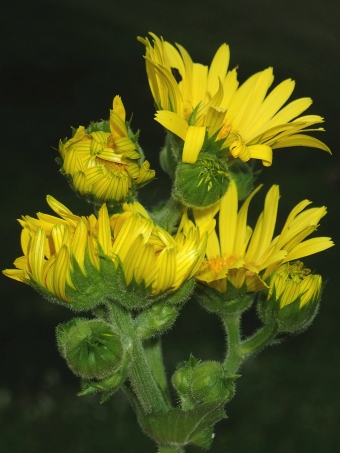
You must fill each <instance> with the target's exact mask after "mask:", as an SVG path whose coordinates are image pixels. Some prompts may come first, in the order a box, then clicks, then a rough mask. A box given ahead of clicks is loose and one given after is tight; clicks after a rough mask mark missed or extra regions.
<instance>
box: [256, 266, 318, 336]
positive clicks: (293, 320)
mask: <svg viewBox="0 0 340 453" xmlns="http://www.w3.org/2000/svg"><path fill="white" fill-rule="evenodd" d="M321 292H322V278H321V275H312V274H311V273H310V270H309V269H305V268H304V267H303V263H301V262H299V261H297V262H295V263H286V264H283V265H281V266H280V267H278V269H277V270H276V271H275V272H274V273H273V274H272V276H271V278H270V282H269V292H268V296H267V299H266V300H264V298H262V299H260V301H259V305H258V312H259V315H260V318H261V319H262V321H263V322H264V323H265V324H275V323H276V324H277V326H278V329H279V332H287V333H295V332H300V331H301V330H304V329H306V328H307V327H308V326H309V325H310V324H311V322H312V321H313V319H314V317H315V315H316V313H317V310H318V305H319V301H320V298H321Z"/></svg>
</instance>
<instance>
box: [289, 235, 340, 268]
mask: <svg viewBox="0 0 340 453" xmlns="http://www.w3.org/2000/svg"><path fill="white" fill-rule="evenodd" d="M333 245H334V242H333V241H332V240H331V238H328V237H317V238H313V239H308V240H307V241H304V242H301V243H300V244H298V245H296V246H295V247H294V248H293V250H291V251H290V252H289V253H288V255H287V257H286V258H285V260H284V261H283V262H284V263H286V262H288V261H293V260H297V259H299V258H302V257H304V256H309V255H313V254H314V253H318V252H322V251H323V250H327V249H328V248H330V247H333Z"/></svg>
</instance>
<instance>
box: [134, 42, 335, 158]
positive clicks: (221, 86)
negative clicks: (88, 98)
mask: <svg viewBox="0 0 340 453" xmlns="http://www.w3.org/2000/svg"><path fill="white" fill-rule="evenodd" d="M150 34H151V36H152V38H153V42H152V43H150V41H149V39H148V38H145V39H144V38H138V39H139V40H140V41H141V42H142V43H143V44H144V45H145V47H146V55H145V60H146V70H147V75H148V79H149V85H150V88H151V92H152V95H153V97H154V100H155V103H156V105H157V108H158V111H157V113H156V118H155V119H156V121H158V122H159V123H161V124H162V125H163V126H164V127H165V128H166V129H167V130H168V131H170V132H172V133H173V134H175V135H177V136H178V137H180V138H181V139H182V140H183V142H184V147H183V154H182V161H183V162H186V163H194V162H196V160H197V158H198V155H199V153H200V151H201V149H202V146H203V143H204V139H205V136H206V133H207V135H208V137H209V138H211V137H212V139H213V140H214V141H216V140H221V141H222V149H225V154H226V156H227V157H229V159H232V158H239V159H241V160H242V161H244V162H247V161H248V160H249V159H251V158H254V159H260V160H262V163H263V165H265V166H270V165H271V164H272V150H273V149H275V148H285V147H291V146H309V147H314V148H320V149H322V150H325V151H328V152H330V150H329V148H328V147H327V146H326V145H325V144H324V143H323V142H321V141H320V140H317V139H316V138H314V137H310V136H309V135H305V134H303V133H301V132H309V131H315V130H317V131H322V130H323V129H322V128H317V129H314V128H311V126H313V125H314V124H316V123H321V122H323V118H322V117H321V116H319V115H306V116H300V117H299V115H300V114H301V113H302V112H304V111H305V110H306V109H307V108H308V107H309V106H310V105H311V103H312V100H311V99H310V98H300V99H297V100H295V101H293V102H290V103H289V104H287V105H286V106H285V107H283V106H284V104H285V103H286V102H287V101H288V99H289V97H290V96H291V94H292V92H293V90H294V86H295V83H294V81H292V80H291V79H287V80H285V81H283V82H281V83H280V84H279V85H278V86H277V87H275V88H274V89H273V90H272V91H271V92H270V93H269V94H268V95H267V92H268V90H269V88H270V86H271V85H272V83H273V80H274V77H273V70H272V68H268V69H265V70H264V71H261V72H258V73H256V74H254V75H253V76H251V77H250V78H249V79H248V80H246V81H245V82H244V83H243V84H242V85H241V86H240V87H239V86H238V85H239V83H238V81H237V73H236V69H233V70H231V71H228V66H229V56H230V54H229V47H228V46H227V45H226V44H222V46H220V48H219V49H218V50H217V52H216V54H215V56H214V58H213V60H212V63H211V65H210V67H209V68H208V67H207V66H204V65H201V64H198V63H194V62H193V61H192V59H191V57H190V55H189V54H188V52H187V51H186V50H185V49H184V48H183V47H182V46H180V45H179V44H176V47H177V49H176V47H174V46H172V45H171V44H170V43H168V42H167V41H164V40H163V39H162V38H161V39H160V38H158V37H157V36H156V35H154V34H153V33H150ZM173 69H175V70H177V71H178V72H179V75H180V77H181V80H180V81H179V82H177V80H176V78H175V76H174V75H173V73H172V70H173ZM282 107H283V108H282ZM205 151H207V150H205Z"/></svg>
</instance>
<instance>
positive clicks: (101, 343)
mask: <svg viewBox="0 0 340 453" xmlns="http://www.w3.org/2000/svg"><path fill="white" fill-rule="evenodd" d="M57 341H58V347H59V351H60V353H61V355H62V356H63V357H64V358H65V360H66V362H67V364H68V366H69V367H70V368H71V370H72V371H73V372H74V374H76V375H77V376H81V377H82V378H84V379H103V378H105V377H107V376H109V375H110V374H112V373H113V372H114V371H115V369H117V368H118V367H119V365H120V364H121V361H122V359H123V357H124V348H123V342H122V339H121V337H120V335H119V334H118V333H117V332H116V331H114V330H113V327H112V325H110V324H108V323H106V322H104V321H101V320H96V319H94V320H86V319H80V318H75V319H73V320H71V321H69V322H67V323H65V324H60V325H59V326H58V327H57Z"/></svg>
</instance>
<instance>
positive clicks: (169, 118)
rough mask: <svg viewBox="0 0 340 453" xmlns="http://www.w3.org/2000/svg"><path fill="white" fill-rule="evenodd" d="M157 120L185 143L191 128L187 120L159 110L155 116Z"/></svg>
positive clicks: (175, 114)
mask: <svg viewBox="0 0 340 453" xmlns="http://www.w3.org/2000/svg"><path fill="white" fill-rule="evenodd" d="M155 120H156V121H158V122H159V123H160V124H161V125H162V126H163V127H165V129H168V130H169V131H170V132H172V133H173V134H175V135H177V136H178V137H180V138H181V139H182V140H183V141H184V140H185V137H186V134H187V131H188V127H189V126H188V123H187V122H186V120H185V119H184V118H182V117H181V116H179V115H178V114H177V113H174V112H170V111H168V110H158V111H157V112H156V115H155Z"/></svg>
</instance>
